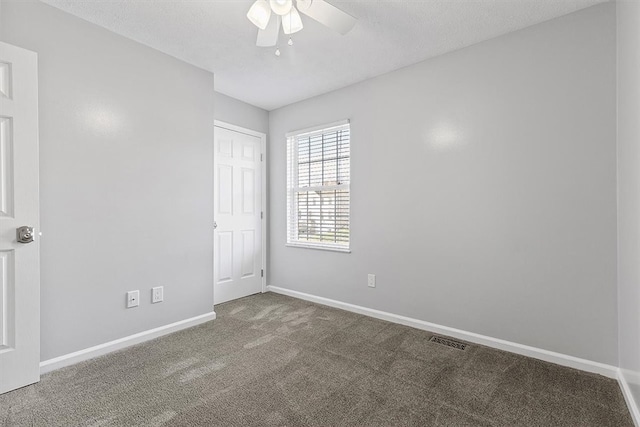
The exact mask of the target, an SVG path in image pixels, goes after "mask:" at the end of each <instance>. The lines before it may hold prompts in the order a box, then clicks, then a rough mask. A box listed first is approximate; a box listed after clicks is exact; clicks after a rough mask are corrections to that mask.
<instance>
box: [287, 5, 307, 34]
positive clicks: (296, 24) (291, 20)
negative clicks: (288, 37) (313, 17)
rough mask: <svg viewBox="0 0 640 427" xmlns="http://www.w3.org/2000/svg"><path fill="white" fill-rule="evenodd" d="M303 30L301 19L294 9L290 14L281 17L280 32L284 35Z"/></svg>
mask: <svg viewBox="0 0 640 427" xmlns="http://www.w3.org/2000/svg"><path fill="white" fill-rule="evenodd" d="M303 28H304V25H302V19H301V18H300V14H299V13H298V11H297V10H296V8H295V7H294V8H291V12H289V13H288V14H287V15H286V16H283V17H282V31H284V33H285V34H293V33H297V32H298V31H300V30H302V29H303Z"/></svg>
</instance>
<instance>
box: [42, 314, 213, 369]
mask: <svg viewBox="0 0 640 427" xmlns="http://www.w3.org/2000/svg"><path fill="white" fill-rule="evenodd" d="M215 318H216V313H215V312H213V311H212V312H210V313H206V314H202V315H200V316H196V317H192V318H190V319H185V320H180V321H179V322H175V323H171V324H169V325H165V326H160V327H158V328H154V329H149V330H148V331H144V332H139V333H137V334H133V335H129V336H128V337H124V338H120V339H117V340H114V341H109V342H106V343H104V344H99V345H96V346H93V347H89V348H85V349H84V350H80V351H76V352H73V353H69V354H65V355H63V356H59V357H55V358H53V359H49V360H45V361H43V362H40V373H41V374H45V373H47V372H51V371H55V370H56V369H60V368H64V367H65V366H70V365H73V364H76V363H79V362H83V361H85V360H89V359H93V358H94V357H98V356H102V355H104V354H107V353H111V352H113V351H116V350H120V349H123V348H125V347H129V346H132V345H135V344H140V343H142V342H145V341H149V340H152V339H154V338H158V337H161V336H163V335H167V334H170V333H172V332H177V331H180V330H182V329H187V328H191V327H193V326H196V325H199V324H201V323H205V322H209V321H210V320H214V319H215Z"/></svg>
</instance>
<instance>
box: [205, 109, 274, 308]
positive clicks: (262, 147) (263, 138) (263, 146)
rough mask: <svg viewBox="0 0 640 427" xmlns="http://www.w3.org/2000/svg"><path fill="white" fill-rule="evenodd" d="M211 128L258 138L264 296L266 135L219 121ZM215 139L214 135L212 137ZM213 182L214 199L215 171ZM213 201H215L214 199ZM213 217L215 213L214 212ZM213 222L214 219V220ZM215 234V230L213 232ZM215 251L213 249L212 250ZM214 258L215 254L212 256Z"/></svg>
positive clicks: (265, 279) (265, 267) (214, 122)
mask: <svg viewBox="0 0 640 427" xmlns="http://www.w3.org/2000/svg"><path fill="white" fill-rule="evenodd" d="M213 126H214V130H213V131H214V134H215V128H222V129H227V130H230V131H233V132H238V133H243V134H245V135H249V136H254V137H256V138H260V163H261V167H260V169H262V171H261V175H262V177H261V179H262V196H261V199H262V200H261V201H260V203H261V206H260V212H262V220H261V221H262V223H261V224H260V225H261V227H260V228H261V229H262V230H261V232H262V266H261V270H262V271H264V274H263V275H262V277H261V280H260V283H261V284H262V293H263V294H264V293H265V292H267V274H268V271H267V227H266V224H267V159H268V156H267V134H266V133H263V132H258V131H255V130H252V129H248V128H245V127H242V126H237V125H234V124H231V123H228V122H223V121H221V120H214V121H213ZM214 138H215V135H214ZM213 155H214V156H215V150H214V154H213ZM214 165H215V159H214ZM213 175H214V176H213V182H214V186H213V197H214V198H215V197H216V194H215V191H216V186H215V171H214V174H213ZM214 200H215V199H214ZM214 215H215V212H214ZM214 221H215V218H214ZM214 233H215V230H214ZM213 243H214V248H215V242H213ZM214 250H215V249H214ZM213 256H214V257H215V253H214V255H213ZM212 268H213V269H215V262H214V263H213V266H212ZM213 277H216V276H215V271H214V272H213ZM213 286H214V295H213V302H214V304H215V300H216V296H215V280H214V283H213Z"/></svg>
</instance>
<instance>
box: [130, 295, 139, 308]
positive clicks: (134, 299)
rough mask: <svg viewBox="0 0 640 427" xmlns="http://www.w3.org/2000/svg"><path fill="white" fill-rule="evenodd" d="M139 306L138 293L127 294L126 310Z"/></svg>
mask: <svg viewBox="0 0 640 427" xmlns="http://www.w3.org/2000/svg"><path fill="white" fill-rule="evenodd" d="M139 305H140V291H129V292H127V308H133V307H137V306H139Z"/></svg>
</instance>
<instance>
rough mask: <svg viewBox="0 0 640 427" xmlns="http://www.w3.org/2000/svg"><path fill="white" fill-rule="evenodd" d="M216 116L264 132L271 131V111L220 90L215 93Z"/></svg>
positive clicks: (224, 120)
mask: <svg viewBox="0 0 640 427" xmlns="http://www.w3.org/2000/svg"><path fill="white" fill-rule="evenodd" d="M215 118H216V120H220V121H223V122H226V123H229V124H232V125H236V126H241V127H243V128H247V129H250V130H254V131H257V132H262V133H264V134H267V133H269V112H268V111H267V110H263V109H262V108H258V107H254V106H253V105H250V104H247V103H245V102H242V101H240V100H237V99H235V98H231V97H230V96H227V95H224V94H222V93H220V92H216V93H215Z"/></svg>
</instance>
